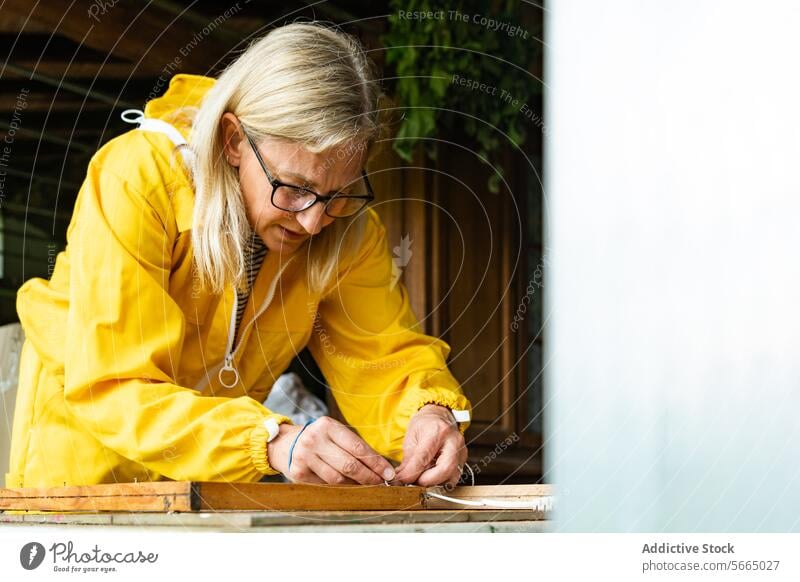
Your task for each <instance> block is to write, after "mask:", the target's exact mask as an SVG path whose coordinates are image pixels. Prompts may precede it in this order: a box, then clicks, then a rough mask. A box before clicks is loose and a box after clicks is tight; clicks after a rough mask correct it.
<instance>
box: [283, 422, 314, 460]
mask: <svg viewBox="0 0 800 582" xmlns="http://www.w3.org/2000/svg"><path fill="white" fill-rule="evenodd" d="M315 420H317V419H316V418H312V419H311V420H309V421H308V422H307V423H305V424H304V425H303V428H301V429H300V432H299V433H297V436H296V437H294V441H292V446H291V447H289V467H288V468H287V469H286V472H287V473H289V472H290V471H291V470H292V453H293V452H294V446H295V445H296V444H297V439H299V438H300V435H301V434H303V431H304V430H306V428H307V427H308V425H309V424H311V423H312V422H314V421H315Z"/></svg>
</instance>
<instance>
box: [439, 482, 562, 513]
mask: <svg viewBox="0 0 800 582" xmlns="http://www.w3.org/2000/svg"><path fill="white" fill-rule="evenodd" d="M428 493H437V494H440V495H443V496H446V497H452V498H455V499H459V500H461V501H467V502H470V501H471V502H476V501H478V500H497V501H498V502H499V503H498V504H496V505H486V506H483V507H474V506H470V505H463V506H462V507H464V508H465V509H466V508H468V509H470V510H478V511H497V510H498V509H499V508H502V504H503V503H515V502H517V503H523V504H526V503H531V502H535V501H537V500H539V501H545V500H546V499H548V498H550V499H551V500H552V497H553V486H552V485H473V486H463V487H454V488H453V489H450V490H449V491H448V490H446V489H445V488H444V487H431V488H429V489H428ZM458 506H459V504H458V503H456V502H453V501H447V500H445V499H439V498H436V497H432V496H430V495H426V498H425V508H426V509H454V508H455V507H458ZM529 511H532V512H533V513H540V514H542V515H543V514H544V512H543V511H540V510H529Z"/></svg>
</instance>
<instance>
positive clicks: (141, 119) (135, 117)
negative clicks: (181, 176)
mask: <svg viewBox="0 0 800 582" xmlns="http://www.w3.org/2000/svg"><path fill="white" fill-rule="evenodd" d="M120 117H121V118H122V121H124V122H125V123H132V124H135V125H138V126H139V127H138V128H139V129H141V130H142V131H155V132H158V133H163V134H166V135H167V137H169V138H170V139H171V140H172V143H174V144H175V147H177V148H178V150H179V151H180V152H181V155H182V156H183V159H184V161H185V162H186V164H187V165H188V166H189V167H193V166H194V152H193V151H192V150H191V149H190V148H189V142H187V141H186V138H184V137H183V134H181V132H180V131H178V130H177V129H176V128H175V126H173V125H171V124H169V123H167V122H166V121H162V120H161V119H155V118H153V117H145V116H144V112H143V111H142V110H141V109H126V110H125V111H123V112H122V114H121V115H120Z"/></svg>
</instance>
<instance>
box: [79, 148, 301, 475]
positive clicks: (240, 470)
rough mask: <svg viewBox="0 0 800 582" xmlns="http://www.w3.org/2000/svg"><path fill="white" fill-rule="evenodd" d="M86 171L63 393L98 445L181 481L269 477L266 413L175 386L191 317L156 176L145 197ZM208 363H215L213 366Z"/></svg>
mask: <svg viewBox="0 0 800 582" xmlns="http://www.w3.org/2000/svg"><path fill="white" fill-rule="evenodd" d="M137 176H138V175H137V169H136V168H132V169H131V178H130V179H129V180H126V179H123V178H122V177H120V176H118V175H115V174H114V173H113V172H111V171H109V170H108V169H105V168H101V167H98V165H97V164H96V162H94V161H93V162H92V163H91V164H90V166H89V172H88V176H87V178H86V181H85V182H84V184H83V186H82V188H81V191H80V193H79V196H78V200H77V202H76V208H75V216H74V217H73V221H72V223H71V226H70V231H71V232H70V233H69V240H68V244H69V253H70V256H71V257H72V268H71V278H72V280H71V284H70V297H69V312H68V315H67V322H66V330H65V337H66V341H65V362H66V364H65V370H64V399H65V403H66V406H67V408H68V410H69V411H70V413H71V415H72V417H73V419H74V422H76V423H80V425H81V426H82V427H84V428H85V429H86V430H88V431H90V432H91V434H92V435H93V436H94V437H95V438H97V439H98V441H100V442H101V443H102V444H103V445H105V446H107V447H108V448H110V449H112V450H114V451H116V452H117V453H119V454H120V455H122V456H124V457H126V458H129V459H131V460H133V461H135V462H138V463H141V464H142V465H143V466H144V467H146V468H147V469H148V471H151V472H152V473H155V474H156V475H154V476H153V478H154V479H157V478H159V475H160V476H164V477H167V478H169V479H174V480H203V481H257V480H258V479H259V478H260V477H261V476H262V475H264V474H274V473H275V472H276V471H274V470H273V469H272V468H271V467H270V466H269V463H268V459H267V447H266V443H267V438H268V431H267V429H266V427H265V426H264V421H265V420H266V419H267V418H270V417H274V418H275V419H276V421H278V422H286V421H288V420H289V419H287V418H286V417H283V416H279V415H274V414H272V413H271V412H270V411H269V410H267V409H266V408H265V407H264V406H263V405H261V404H260V403H259V402H256V401H255V400H253V399H251V398H248V397H240V398H218V397H208V396H201V395H200V394H198V393H197V392H195V391H194V390H191V389H189V388H185V387H181V386H177V385H176V384H174V377H175V370H177V369H178V366H179V362H180V357H181V351H182V345H183V337H184V327H185V320H184V315H183V312H182V311H181V308H180V306H179V305H178V304H177V303H176V302H175V301H174V300H173V299H172V297H171V296H170V295H169V293H168V288H169V277H170V268H171V264H172V255H171V253H172V248H173V245H172V243H173V237H174V232H173V231H174V230H175V229H174V217H173V219H172V221H173V223H172V224H170V221H169V220H170V216H169V210H168V198H167V192H166V190H165V187H164V185H163V184H161V183H157V184H156V185H154V186H152V187H151V188H150V190H151V192H147V191H145V192H142V191H139V190H137V188H136V187H135V186H134V185H132V184H131V182H132V181H134V180H136V182H135V183H137V184H141V183H145V184H146V183H154V182H158V181H154V180H153V177H152V176H148V177H147V179H138V178H137ZM209 365H212V363H209Z"/></svg>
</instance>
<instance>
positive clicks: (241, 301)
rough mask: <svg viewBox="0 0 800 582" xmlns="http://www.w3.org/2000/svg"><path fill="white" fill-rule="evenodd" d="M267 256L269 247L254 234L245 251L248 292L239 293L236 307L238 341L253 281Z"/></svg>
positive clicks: (249, 239) (235, 334)
mask: <svg viewBox="0 0 800 582" xmlns="http://www.w3.org/2000/svg"><path fill="white" fill-rule="evenodd" d="M266 256H267V247H266V246H264V241H262V240H261V237H260V236H258V235H257V234H255V233H253V234H252V236H250V237H249V238H248V240H247V244H246V246H245V249H244V264H245V269H246V270H247V291H245V292H244V293H241V292H240V293H239V295H238V304H237V306H236V331H235V332H234V336H233V337H234V338H236V339H238V336H239V326H240V325H241V323H242V318H243V317H244V310H245V308H246V307H247V300H248V299H249V298H250V293H251V292H252V290H253V281H255V280H256V276H257V275H258V271H259V269H260V268H261V264H262V263H263V262H264V257H266Z"/></svg>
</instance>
